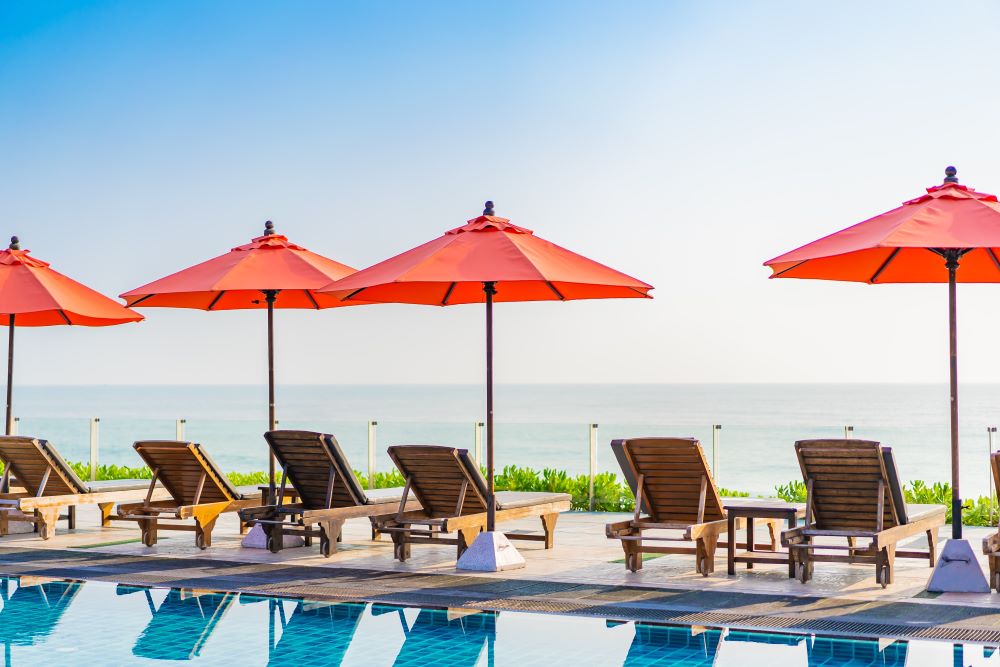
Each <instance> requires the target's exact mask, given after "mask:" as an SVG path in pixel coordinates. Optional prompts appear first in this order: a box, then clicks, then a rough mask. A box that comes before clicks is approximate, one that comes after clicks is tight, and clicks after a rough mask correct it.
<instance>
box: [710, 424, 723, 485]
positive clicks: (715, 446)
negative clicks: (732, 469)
mask: <svg viewBox="0 0 1000 667" xmlns="http://www.w3.org/2000/svg"><path fill="white" fill-rule="evenodd" d="M721 447H722V424H712V476H714V477H715V483H716V484H718V483H719V449H720V448H721Z"/></svg>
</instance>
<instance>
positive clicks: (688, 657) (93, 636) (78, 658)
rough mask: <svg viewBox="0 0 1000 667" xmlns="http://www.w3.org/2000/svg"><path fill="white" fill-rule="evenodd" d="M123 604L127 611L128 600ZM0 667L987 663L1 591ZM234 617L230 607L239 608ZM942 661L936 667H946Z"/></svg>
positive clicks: (722, 637) (132, 593)
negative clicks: (1, 664)
mask: <svg viewBox="0 0 1000 667" xmlns="http://www.w3.org/2000/svg"><path fill="white" fill-rule="evenodd" d="M124 598H127V600H126V599H124ZM0 601H2V605H3V606H2V609H0V641H2V642H3V645H4V652H5V653H4V657H5V664H6V665H8V666H9V665H11V664H12V663H13V662H16V664H18V665H31V666H32V667H34V666H35V665H65V664H146V665H151V664H169V662H174V661H190V662H191V663H193V664H202V665H206V664H211V665H233V664H240V665H275V666H276V665H281V666H282V667H317V666H319V665H324V666H326V665H330V666H334V667H349V666H350V665H394V666H396V667H412V666H415V665H427V664H447V665H449V666H452V665H453V666H455V667H482V666H485V667H494V665H522V664H532V665H535V664H541V665H546V666H547V667H548V666H552V667H555V666H559V665H582V664H587V665H591V664H593V665H616V666H617V665H623V666H624V667H655V666H659V665H684V666H685V667H708V666H710V665H712V666H714V665H719V667H724V666H726V665H740V667H746V666H753V665H772V666H773V665H781V666H782V667H798V666H801V667H864V666H872V667H904V666H905V665H907V661H908V659H909V663H910V667H918V665H926V664H949V663H952V661H953V664H954V665H956V666H958V665H961V666H963V667H966V666H968V665H970V664H986V663H990V664H994V663H996V664H1000V655H995V653H994V650H993V649H988V648H983V647H979V646H969V645H966V646H964V647H963V646H961V645H956V646H955V647H954V648H953V647H952V646H951V645H948V644H941V643H934V642H909V643H908V642H905V641H893V640H851V639H833V638H826V637H814V636H807V635H795V634H788V633H782V634H777V633H764V632H749V631H737V630H725V629H718V628H699V627H680V626H667V625H656V624H645V623H626V622H613V621H607V622H606V621H602V620H600V619H593V618H576V617H564V616H549V615H530V614H523V613H515V612H502V613H497V612H483V611H479V610H474V609H454V608H453V609H447V610H445V609H438V610H431V609H416V608H408V607H399V606H392V605H383V604H375V605H366V604H360V603H333V602H329V603H327V602H306V601H298V600H287V599H285V600H283V599H277V598H267V597H260V596H247V595H244V596H240V595H237V594H233V593H229V594H215V593H207V592H204V591H199V590H166V589H143V588H135V587H128V586H118V587H112V586H108V585H106V584H100V583H94V584H86V585H84V584H82V583H74V582H63V581H54V580H50V579H38V578H29V577H22V578H19V579H18V578H15V579H2V578H0ZM237 601H238V602H239V604H236V602H237ZM942 658H943V660H942Z"/></svg>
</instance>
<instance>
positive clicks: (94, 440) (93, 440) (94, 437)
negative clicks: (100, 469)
mask: <svg viewBox="0 0 1000 667" xmlns="http://www.w3.org/2000/svg"><path fill="white" fill-rule="evenodd" d="M100 423H101V419H100V417H92V418H91V420H90V481H91V482H96V481H97V449H98V437H99V432H98V427H99V425H100Z"/></svg>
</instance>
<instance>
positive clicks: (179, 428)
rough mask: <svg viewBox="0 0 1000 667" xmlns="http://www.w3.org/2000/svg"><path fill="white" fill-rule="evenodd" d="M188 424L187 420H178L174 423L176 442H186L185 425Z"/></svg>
mask: <svg viewBox="0 0 1000 667" xmlns="http://www.w3.org/2000/svg"><path fill="white" fill-rule="evenodd" d="M185 424H187V420H186V419H178V420H177V421H176V422H174V440H178V441H180V440H184V425H185Z"/></svg>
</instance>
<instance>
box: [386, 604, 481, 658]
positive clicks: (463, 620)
mask: <svg viewBox="0 0 1000 667" xmlns="http://www.w3.org/2000/svg"><path fill="white" fill-rule="evenodd" d="M385 613H395V614H397V615H398V616H399V621H400V625H401V627H402V630H403V636H404V637H405V638H406V639H405V640H404V641H403V645H402V647H400V649H399V653H398V654H396V659H395V661H394V662H393V663H392V664H393V666H394V667H408V666H416V665H426V664H428V663H431V662H433V661H434V660H435V659H439V658H440V656H441V647H442V646H446V647H447V655H448V663H449V665H454V666H455V667H474V666H475V665H477V664H479V656H480V655H482V654H483V653H485V654H486V665H487V666H488V667H493V664H494V648H493V647H494V643H495V642H496V636H497V627H496V620H497V616H498V613H497V612H481V611H476V610H469V609H448V610H447V611H443V610H430V609H422V610H420V613H419V614H417V618H416V620H415V621H414V622H413V624H412V625H408V624H407V621H406V615H405V614H404V609H403V608H402V607H393V606H388V605H375V606H373V608H372V614H373V615H379V614H385Z"/></svg>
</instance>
